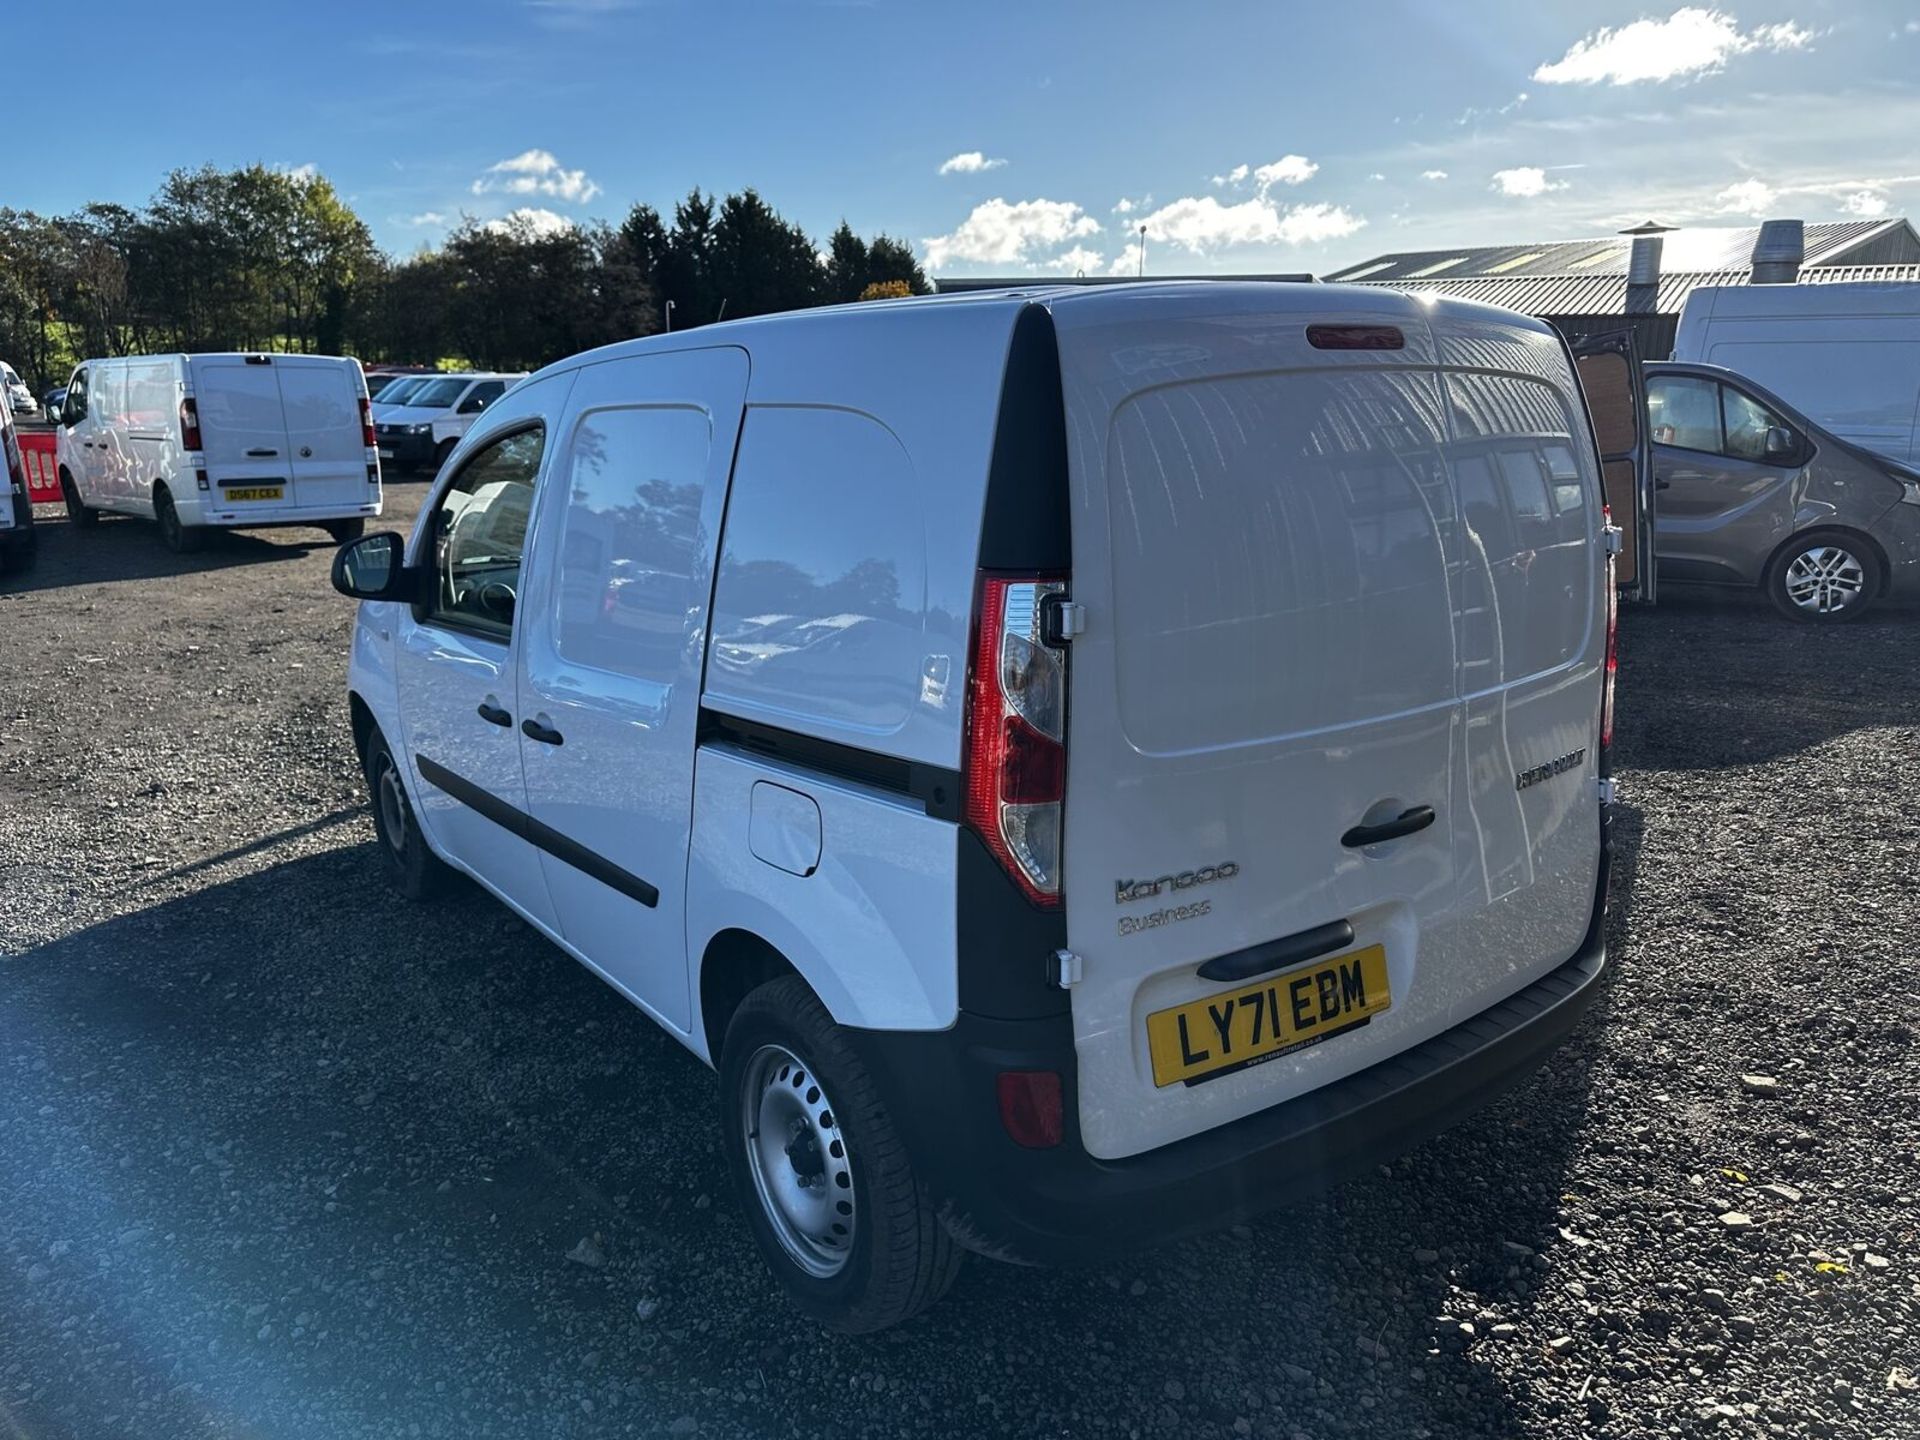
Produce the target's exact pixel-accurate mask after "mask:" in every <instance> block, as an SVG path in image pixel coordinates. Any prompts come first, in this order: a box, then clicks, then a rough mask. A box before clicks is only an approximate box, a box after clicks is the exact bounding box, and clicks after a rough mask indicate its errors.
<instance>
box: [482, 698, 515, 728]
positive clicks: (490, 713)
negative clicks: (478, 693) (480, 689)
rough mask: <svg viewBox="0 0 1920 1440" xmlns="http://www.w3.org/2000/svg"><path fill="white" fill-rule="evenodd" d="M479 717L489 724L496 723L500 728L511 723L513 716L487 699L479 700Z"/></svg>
mask: <svg viewBox="0 0 1920 1440" xmlns="http://www.w3.org/2000/svg"><path fill="white" fill-rule="evenodd" d="M480 718H481V719H482V720H484V721H486V722H487V723H488V724H489V725H498V726H501V727H502V728H505V727H506V726H508V725H511V724H513V716H511V715H509V714H508V713H507V712H506V711H504V710H502V709H501V708H500V707H499V706H498V705H495V704H493V703H492V702H490V701H487V700H482V701H481V702H480Z"/></svg>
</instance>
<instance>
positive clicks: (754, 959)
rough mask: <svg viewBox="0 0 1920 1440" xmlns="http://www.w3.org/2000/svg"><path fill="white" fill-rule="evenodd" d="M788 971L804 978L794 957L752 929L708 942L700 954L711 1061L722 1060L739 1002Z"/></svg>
mask: <svg viewBox="0 0 1920 1440" xmlns="http://www.w3.org/2000/svg"><path fill="white" fill-rule="evenodd" d="M785 975H793V976H796V977H799V978H800V979H802V980H803V981H804V980H805V977H804V976H801V975H800V971H799V969H798V968H797V967H796V966H795V965H794V963H793V962H792V961H791V960H789V959H788V958H787V957H786V956H785V955H783V954H781V953H780V951H779V949H778V948H776V947H775V946H774V945H773V944H771V943H770V942H769V941H767V940H765V939H763V938H762V937H761V936H759V935H756V934H754V932H753V931H751V930H743V929H738V928H735V929H728V930H722V931H720V933H719V934H717V935H715V936H714V937H713V938H712V939H711V940H709V941H708V942H707V948H706V950H705V951H704V952H703V953H702V954H701V956H700V1028H701V1032H702V1034H703V1035H704V1036H705V1038H706V1042H707V1059H708V1061H709V1062H710V1063H711V1064H713V1065H714V1066H716V1067H717V1066H718V1065H719V1063H720V1047H721V1043H722V1042H723V1041H724V1040H725V1039H726V1037H727V1024H728V1022H729V1021H731V1020H732V1019H733V1012H734V1011H736V1010H738V1009H739V1008H740V1002H741V1001H743V1000H745V999H746V998H747V996H749V995H751V994H752V993H753V992H754V991H755V990H757V989H759V988H760V987H761V986H762V985H764V984H766V983H767V982H768V981H769V980H778V979H780V978H781V977H782V976H785ZM815 993H816V994H817V993H818V992H817V991H816V992H815Z"/></svg>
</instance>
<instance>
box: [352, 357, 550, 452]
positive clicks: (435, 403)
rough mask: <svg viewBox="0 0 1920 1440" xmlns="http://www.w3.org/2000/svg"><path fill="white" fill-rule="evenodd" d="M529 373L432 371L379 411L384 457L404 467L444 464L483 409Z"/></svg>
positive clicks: (378, 435)
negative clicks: (420, 381) (422, 382)
mask: <svg viewBox="0 0 1920 1440" xmlns="http://www.w3.org/2000/svg"><path fill="white" fill-rule="evenodd" d="M526 378H527V377H526V375H525V373H524V372H522V373H521V374H518V375H501V374H493V373H488V374H465V375H435V376H429V377H428V378H427V381H426V383H425V384H423V385H420V386H418V387H415V388H413V389H411V390H408V391H406V392H404V393H403V396H402V399H401V402H400V403H399V404H397V405H385V406H382V407H381V410H380V413H379V415H378V416H376V417H375V422H376V423H375V426H374V430H375V438H376V439H377V440H378V441H379V442H380V458H381V459H382V460H385V461H387V462H389V463H390V464H392V465H393V466H394V468H396V469H398V470H438V469H439V468H440V466H441V464H442V463H443V462H444V461H445V460H446V458H447V456H448V455H450V454H452V453H453V447H454V446H455V445H456V444H458V443H459V441H460V437H461V436H462V435H464V434H466V433H467V430H468V428H469V427H470V426H471V425H472V424H473V422H474V420H475V419H476V418H477V417H478V416H479V415H480V414H481V412H482V411H484V410H485V409H486V408H487V407H488V406H489V405H491V404H493V402H494V401H496V400H498V399H499V398H500V397H501V396H502V395H504V394H506V393H507V391H508V390H509V389H510V388H511V387H513V386H514V385H516V384H518V383H519V382H520V381H522V380H524V379H526Z"/></svg>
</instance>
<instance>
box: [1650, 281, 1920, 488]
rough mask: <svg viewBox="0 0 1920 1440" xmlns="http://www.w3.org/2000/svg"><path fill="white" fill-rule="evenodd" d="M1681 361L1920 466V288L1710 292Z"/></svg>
mask: <svg viewBox="0 0 1920 1440" xmlns="http://www.w3.org/2000/svg"><path fill="white" fill-rule="evenodd" d="M1673 358H1674V359H1675V360H1684V361H1690V362H1694V363H1700V364H1707V365H1719V366H1722V367H1724V368H1726V369H1728V370H1732V371H1735V372H1737V373H1738V374H1741V375H1745V376H1747V377H1748V378H1749V379H1752V380H1756V381H1758V382H1759V383H1760V384H1761V385H1763V386H1765V387H1766V388H1767V389H1769V390H1771V391H1773V392H1774V393H1775V394H1776V395H1778V396H1779V397H1780V398H1781V399H1782V400H1784V401H1786V402H1787V403H1788V404H1789V405H1791V406H1793V407H1794V408H1795V409H1796V410H1798V411H1799V412H1800V413H1801V414H1803V415H1805V416H1806V417H1807V419H1809V420H1811V421H1813V422H1814V423H1815V424H1817V425H1819V426H1821V427H1822V428H1823V429H1826V430H1829V431H1831V432H1832V433H1833V434H1835V435H1837V436H1839V437H1840V438H1841V439H1842V440H1850V441H1852V442H1853V443H1854V444H1855V445H1859V446H1862V447H1864V448H1865V449H1868V450H1873V451H1877V452H1878V453H1880V454H1882V455H1885V456H1887V457H1888V458H1889V459H1892V460H1899V461H1903V462H1905V463H1907V464H1912V463H1914V462H1916V461H1920V284H1901V283H1894V284H1857V285H1844V284H1840V285H1731V286H1727V285H1708V286H1702V287H1701V288H1700V289H1698V290H1695V291H1694V292H1693V293H1692V294H1690V295H1689V296H1687V300H1686V304H1685V305H1684V306H1683V307H1682V308H1681V311H1680V327H1679V331H1678V333H1677V334H1676V335H1675V337H1674V342H1673Z"/></svg>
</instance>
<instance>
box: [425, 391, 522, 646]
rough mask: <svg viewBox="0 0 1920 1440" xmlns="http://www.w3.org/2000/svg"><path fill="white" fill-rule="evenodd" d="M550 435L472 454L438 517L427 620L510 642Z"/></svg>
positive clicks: (506, 439) (503, 441) (504, 441)
mask: <svg viewBox="0 0 1920 1440" xmlns="http://www.w3.org/2000/svg"><path fill="white" fill-rule="evenodd" d="M545 446H546V432H545V431H544V430H541V429H538V428H535V429H531V430H519V431H516V432H514V433H513V434H511V435H506V436H503V437H502V438H500V439H498V440H496V441H494V442H493V443H492V444H491V445H488V446H486V447H484V448H483V449H481V450H478V451H476V452H475V453H474V455H473V458H472V459H471V460H469V461H468V462H467V464H466V465H464V466H463V467H462V468H461V470H460V473H459V475H457V476H456V477H455V478H454V481H453V484H452V485H450V486H449V487H448V488H447V491H446V493H445V494H444V495H442V496H441V497H440V504H439V508H438V509H437V510H436V511H435V513H434V517H433V533H434V551H433V556H434V569H435V571H436V572H437V574H438V583H437V584H436V585H435V587H434V600H433V604H432V606H431V607H430V613H431V614H432V615H433V616H434V617H435V618H438V619H441V620H447V621H452V622H453V623H455V624H458V625H462V626H465V627H467V628H469V629H474V630H480V631H484V632H487V633H491V634H495V635H498V636H500V637H501V638H502V639H505V638H506V637H507V635H508V634H510V633H511V632H512V629H513V611H514V606H515V604H516V603H517V602H518V600H519V596H520V561H521V555H522V552H523V551H524V549H525V548H526V541H527V520H528V518H529V517H530V516H531V515H532V514H533V485H534V480H535V478H536V477H537V476H538V475H539V473H540V456H541V453H542V451H543V450H544V449H545Z"/></svg>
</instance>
